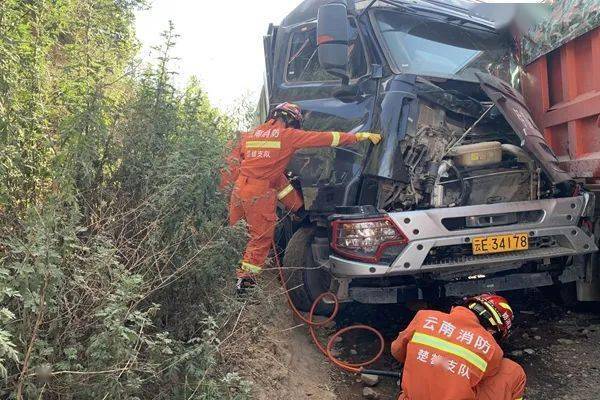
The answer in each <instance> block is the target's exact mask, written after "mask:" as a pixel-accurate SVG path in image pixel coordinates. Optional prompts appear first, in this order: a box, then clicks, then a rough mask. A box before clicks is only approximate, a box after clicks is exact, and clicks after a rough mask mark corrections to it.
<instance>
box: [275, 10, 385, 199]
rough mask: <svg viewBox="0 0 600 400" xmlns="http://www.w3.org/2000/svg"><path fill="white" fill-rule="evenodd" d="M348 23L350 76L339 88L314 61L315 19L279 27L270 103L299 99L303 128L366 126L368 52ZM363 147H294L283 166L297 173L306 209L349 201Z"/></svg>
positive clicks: (370, 97) (370, 90) (370, 85)
mask: <svg viewBox="0 0 600 400" xmlns="http://www.w3.org/2000/svg"><path fill="white" fill-rule="evenodd" d="M350 26H351V30H352V31H351V42H350V49H349V53H350V54H349V57H350V67H349V72H350V75H351V81H350V85H349V87H345V88H342V86H341V84H340V80H339V79H338V78H336V77H334V76H332V75H329V74H328V73H327V72H326V71H325V70H323V69H322V68H321V66H320V64H319V60H318V55H317V24H316V22H314V21H313V22H309V23H306V24H302V25H296V26H292V27H288V28H286V27H282V28H280V29H279V32H278V38H277V49H276V53H275V59H276V60H277V63H276V65H275V66H274V73H273V82H274V84H273V87H272V93H271V107H273V106H274V105H276V104H278V103H281V102H284V101H289V102H294V103H297V104H299V105H300V106H301V107H302V109H303V110H304V111H305V123H304V128H305V129H309V130H319V131H327V130H335V131H359V130H368V129H370V128H371V125H372V112H373V107H374V100H375V94H376V90H377V86H376V82H375V81H373V80H372V79H369V78H368V77H369V73H370V64H369V56H368V54H367V51H366V48H365V43H364V41H363V39H362V36H361V35H360V32H359V30H358V29H357V24H356V21H355V20H354V19H353V18H351V19H350ZM361 78H362V79H361ZM367 148H368V146H366V145H364V144H363V145H356V146H354V147H351V148H331V149H317V150H303V151H300V152H298V153H297V155H296V157H295V158H294V160H293V161H292V162H291V163H290V167H289V168H290V170H291V171H292V172H293V173H294V174H295V175H296V176H298V177H299V178H300V181H301V184H302V190H303V194H304V198H305V204H306V207H307V209H308V210H313V211H330V210H333V208H334V207H335V206H339V205H348V204H353V202H354V201H355V200H356V194H357V190H358V185H359V184H360V182H359V181H360V173H361V170H362V165H363V164H364V156H365V153H366V149H367Z"/></svg>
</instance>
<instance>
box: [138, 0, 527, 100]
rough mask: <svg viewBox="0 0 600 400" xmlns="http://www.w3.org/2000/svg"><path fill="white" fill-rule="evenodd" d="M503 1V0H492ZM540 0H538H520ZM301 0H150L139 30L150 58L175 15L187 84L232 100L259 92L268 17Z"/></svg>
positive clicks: (181, 79) (213, 97)
mask: <svg viewBox="0 0 600 400" xmlns="http://www.w3.org/2000/svg"><path fill="white" fill-rule="evenodd" d="M488 1H490V2H502V0H488ZM521 1H536V0H521ZM300 2H301V0H152V8H151V9H150V10H148V11H141V12H139V13H138V14H137V23H136V28H137V35H138V38H139V39H140V41H141V42H142V44H143V46H144V47H143V50H142V56H143V57H144V58H145V59H148V58H149V56H150V47H151V46H154V45H157V44H158V43H160V33H161V32H162V31H163V30H165V29H166V28H167V26H168V21H169V20H172V21H173V22H174V24H175V28H176V31H177V33H178V34H180V35H181V37H180V38H179V39H178V42H177V48H176V50H175V54H174V55H175V56H176V57H179V58H180V60H179V61H178V62H177V63H176V64H177V65H176V66H177V68H176V70H177V72H178V73H179V76H178V81H179V83H180V84H181V85H183V84H184V83H185V82H186V81H187V80H188V78H189V77H190V76H192V75H195V76H197V77H198V78H199V79H200V81H201V82H202V86H203V88H204V90H205V91H206V92H207V93H208V95H209V98H210V99H211V102H212V103H213V104H214V105H216V106H218V107H221V108H227V107H228V106H230V105H232V104H233V103H234V102H235V100H236V99H239V98H240V96H242V95H243V94H244V93H248V92H252V93H253V94H255V95H257V93H258V92H259V90H260V87H261V85H262V82H263V73H264V71H263V70H264V58H263V47H262V38H263V35H264V34H265V33H266V32H267V28H268V26H269V23H271V22H273V23H275V24H279V23H280V22H281V20H282V19H283V18H284V17H285V16H286V15H287V14H288V13H289V12H290V11H292V10H293V9H294V8H295V7H296V6H297V5H298V4H300Z"/></svg>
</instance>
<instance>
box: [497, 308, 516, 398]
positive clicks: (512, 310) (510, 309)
mask: <svg viewBox="0 0 600 400" xmlns="http://www.w3.org/2000/svg"><path fill="white" fill-rule="evenodd" d="M500 305H501V306H502V307H504V308H506V309H507V310H510V312H513V310H512V308H510V306H509V305H508V304H506V303H500ZM517 400H519V399H517Z"/></svg>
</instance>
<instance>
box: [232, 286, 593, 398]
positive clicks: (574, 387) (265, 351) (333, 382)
mask: <svg viewBox="0 0 600 400" xmlns="http://www.w3.org/2000/svg"><path fill="white" fill-rule="evenodd" d="M506 296H507V297H508V298H509V300H510V301H511V303H512V304H513V308H514V309H515V310H516V321H515V326H516V328H515V329H514V333H513V335H512V336H511V337H510V338H509V340H508V341H507V342H506V343H505V344H504V348H505V353H506V356H507V357H509V358H511V359H513V360H515V361H516V362H518V363H520V364H521V365H522V366H523V367H524V368H525V371H526V372H527V377H528V384H527V398H528V399H531V400H547V399H553V400H554V399H570V400H572V399H575V400H591V399H598V398H600V364H599V361H600V306H598V305H588V306H587V307H586V309H585V310H582V309H581V308H580V309H574V310H568V309H566V308H565V307H559V306H557V305H554V304H553V303H551V302H550V301H548V300H547V299H546V297H545V296H544V295H542V294H541V293H540V292H538V291H536V290H527V291H519V292H509V293H507V294H506ZM269 299H270V300H271V303H270V308H269V312H268V317H267V318H266V319H264V320H263V323H264V326H263V327H262V328H261V332H260V334H259V335H258V336H255V339H254V343H253V344H252V345H251V346H250V350H249V351H251V352H252V354H253V357H251V358H248V359H247V360H246V361H245V363H244V364H245V365H246V368H244V367H243V366H242V367H241V368H240V369H239V370H238V372H240V374H241V375H242V376H246V377H248V376H249V375H250V376H249V378H250V379H251V380H253V381H254V382H255V383H259V385H255V386H256V387H257V389H256V394H255V398H257V399H285V400H300V399H326V400H328V399H332V400H333V399H338V400H358V399H363V395H362V390H363V386H362V383H360V382H357V377H356V376H352V375H348V374H345V373H342V372H340V371H339V370H337V369H335V368H333V367H331V365H330V364H328V363H327V362H326V360H325V359H324V357H323V356H322V355H321V354H320V353H319V352H318V351H317V350H316V349H315V347H314V346H313V345H312V343H311V341H310V338H309V337H308V333H307V332H306V328H305V327H303V326H301V325H299V324H298V323H297V321H294V320H293V319H292V318H291V316H290V315H289V312H288V310H287V309H286V308H285V307H284V306H283V305H281V304H278V302H277V300H276V299H277V294H276V293H274V294H273V296H269ZM438 306H440V307H449V306H450V305H448V304H446V305H438ZM261 307H264V304H263V305H262V306H261ZM412 315H413V312H411V311H408V310H407V309H405V308H403V307H400V306H393V307H392V306H366V305H353V306H352V307H348V308H347V309H346V310H344V311H343V312H341V313H340V315H339V318H338V319H337V324H336V327H335V328H334V327H330V329H325V330H324V331H322V332H321V336H322V340H323V341H326V340H327V336H328V335H330V334H331V333H333V332H334V330H335V329H339V328H341V327H343V326H347V325H351V324H355V323H365V324H368V325H371V326H374V327H376V328H377V329H379V330H380V331H381V332H382V333H383V334H384V336H385V337H386V340H387V341H388V343H387V346H388V347H387V348H388V349H389V342H390V341H391V340H393V339H394V338H395V336H396V335H397V333H398V332H399V331H400V330H401V329H403V328H404V326H406V324H407V323H408V321H409V320H410V318H411V317H412ZM336 347H337V350H338V351H339V353H340V358H342V359H346V360H351V361H352V360H355V361H356V360H360V359H364V358H367V357H368V356H369V355H370V354H372V353H373V352H375V351H376V350H377V349H376V347H377V343H376V342H375V340H374V338H373V337H372V336H369V335H368V334H364V335H363V334H351V335H349V336H347V337H344V338H343V340H342V341H340V342H339V343H338V344H337V345H336ZM257 367H258V368H257ZM373 367H374V368H378V369H387V370H392V369H397V368H398V365H397V364H396V363H395V361H394V360H393V359H392V358H391V357H390V356H389V355H385V356H384V357H383V358H382V359H381V360H380V361H379V362H378V363H377V364H376V365H374V366H373ZM248 371H250V372H248ZM257 371H259V372H260V373H257ZM373 389H374V390H375V391H377V392H378V393H379V395H380V399H382V400H386V399H395V398H396V396H397V393H398V386H397V384H396V382H394V381H393V380H392V379H387V378H383V379H382V380H381V381H380V383H379V384H378V385H377V386H375V387H374V388H373Z"/></svg>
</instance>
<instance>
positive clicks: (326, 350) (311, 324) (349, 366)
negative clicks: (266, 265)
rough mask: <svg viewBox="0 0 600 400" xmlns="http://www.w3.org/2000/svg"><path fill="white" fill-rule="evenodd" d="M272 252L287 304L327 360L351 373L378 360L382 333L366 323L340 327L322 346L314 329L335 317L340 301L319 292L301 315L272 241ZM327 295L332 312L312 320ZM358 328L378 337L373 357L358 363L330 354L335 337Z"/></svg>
mask: <svg viewBox="0 0 600 400" xmlns="http://www.w3.org/2000/svg"><path fill="white" fill-rule="evenodd" d="M273 252H274V253H275V263H276V264H277V269H278V270H279V278H280V279H281V285H282V286H283V289H284V291H285V296H286V298H287V302H288V305H289V306H290V309H291V310H292V312H293V313H294V315H295V316H296V317H298V318H299V319H300V320H301V321H302V322H304V323H305V324H306V325H307V326H308V331H309V332H310V336H311V337H312V339H313V342H314V343H315V345H316V346H317V348H318V349H319V351H320V352H321V353H323V354H324V355H325V357H327V359H329V361H331V363H333V364H334V365H335V366H337V367H338V368H341V369H342V370H344V371H347V372H352V373H360V372H361V370H362V368H363V367H366V366H368V365H371V364H373V363H374V362H375V361H377V360H379V358H380V357H381V355H382V354H383V351H384V349H385V340H384V339H383V335H382V334H381V333H380V332H379V331H378V330H377V329H375V328H373V327H371V326H368V325H352V326H348V327H346V328H342V329H340V330H339V331H337V332H336V333H334V334H333V336H332V337H331V338H330V339H329V342H327V345H326V346H323V344H322V343H321V342H319V339H318V338H317V333H316V329H317V328H319V327H322V326H324V325H326V324H328V323H329V322H331V321H333V320H334V319H335V317H336V315H337V313H338V311H339V309H340V303H339V301H338V298H337V296H336V295H335V294H333V293H331V292H325V293H323V294H321V295H320V296H319V297H317V298H316V299H315V301H314V302H313V304H312V306H311V307H310V311H309V313H308V318H306V317H304V316H303V315H302V313H300V311H298V309H297V308H296V306H294V303H292V299H291V297H290V293H289V291H288V289H287V287H286V283H285V276H284V275H283V267H282V266H281V261H280V260H279V255H278V253H277V247H276V246H275V242H273ZM327 297H329V298H330V299H331V300H332V301H333V312H332V313H331V315H330V316H329V317H328V318H327V319H325V320H323V321H321V322H315V321H313V319H314V315H315V310H316V309H317V306H318V305H319V304H320V303H321V301H323V300H324V299H325V298H327ZM358 330H365V331H369V332H372V333H374V334H375V336H377V338H378V339H379V343H380V346H379V351H378V352H377V354H376V355H375V356H374V357H373V358H371V359H369V360H367V361H364V362H360V363H348V362H345V361H342V360H339V359H337V358H335V357H334V356H333V355H332V354H331V349H332V348H333V346H334V344H335V341H336V339H337V338H338V337H341V336H342V335H344V334H346V333H348V332H350V331H358Z"/></svg>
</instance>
